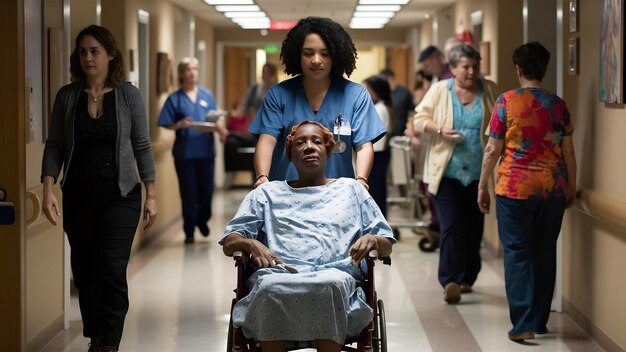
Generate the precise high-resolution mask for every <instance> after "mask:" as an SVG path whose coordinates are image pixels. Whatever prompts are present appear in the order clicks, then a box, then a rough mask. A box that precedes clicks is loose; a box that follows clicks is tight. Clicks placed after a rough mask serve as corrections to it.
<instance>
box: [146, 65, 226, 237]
mask: <svg viewBox="0 0 626 352" xmlns="http://www.w3.org/2000/svg"><path fill="white" fill-rule="evenodd" d="M178 81H179V83H180V89H178V90H177V91H175V92H174V93H172V94H171V95H170V96H169V97H168V98H167V100H166V101H165V105H163V109H161V113H160V115H159V122H158V124H159V126H162V127H165V128H167V129H170V130H174V131H176V141H175V142H174V148H173V154H174V164H175V166H176V174H177V175H178V186H179V189H180V198H181V201H182V205H183V230H184V231H185V243H193V242H194V237H193V234H194V230H195V228H196V226H197V227H198V229H199V230H200V233H201V234H202V235H203V236H205V237H206V236H208V235H209V227H208V225H207V222H208V221H209V219H210V218H211V202H212V199H213V189H214V181H215V141H214V139H213V132H206V131H203V130H202V128H201V127H196V126H197V125H196V126H194V125H193V123H194V122H205V121H206V115H207V113H208V112H209V111H211V110H217V109H218V107H217V104H216V103H215V99H214V98H213V94H211V92H210V91H209V90H208V89H205V88H203V87H199V86H198V85H197V82H198V60H197V59H195V58H184V59H182V60H181V62H180V63H179V64H178ZM218 126H219V125H218ZM217 131H218V132H219V134H220V140H221V141H222V142H223V141H224V140H225V138H226V135H227V133H228V132H227V131H226V129H225V128H222V127H221V126H219V127H218V129H217Z"/></svg>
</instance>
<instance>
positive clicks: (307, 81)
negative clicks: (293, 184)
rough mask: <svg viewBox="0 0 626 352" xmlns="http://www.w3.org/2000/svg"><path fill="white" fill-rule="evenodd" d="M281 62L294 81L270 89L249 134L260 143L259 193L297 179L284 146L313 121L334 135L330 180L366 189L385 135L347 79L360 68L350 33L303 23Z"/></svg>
mask: <svg viewBox="0 0 626 352" xmlns="http://www.w3.org/2000/svg"><path fill="white" fill-rule="evenodd" d="M280 57H281V59H282V62H283V65H284V66H285V73H287V74H289V75H291V76H295V77H293V78H291V79H288V80H286V81H283V82H281V83H279V84H277V85H274V86H273V87H272V88H270V90H269V91H268V92H267V94H266V95H265V99H264V100H263V104H262V105H261V108H260V110H259V111H258V113H257V115H256V117H255V118H254V120H253V122H252V124H251V125H250V129H249V130H250V132H251V133H253V134H254V135H255V136H257V137H258V141H257V145H256V152H255V155H254V167H255V170H256V174H257V177H256V181H255V184H254V185H255V187H257V186H258V185H260V184H262V183H265V182H269V181H270V180H295V179H297V178H298V174H297V173H296V170H295V168H294V166H293V164H292V163H291V162H290V161H289V160H288V159H287V156H286V154H285V140H286V137H287V135H288V134H289V131H290V130H291V127H292V126H294V125H297V124H298V123H300V122H302V121H304V120H313V121H317V122H320V123H321V124H322V125H324V126H326V127H327V128H328V129H329V130H330V131H331V132H333V136H334V139H335V142H336V146H335V149H334V150H333V153H334V154H335V155H333V157H332V158H331V159H329V161H328V166H327V169H326V177H330V178H339V177H355V176H356V179H357V180H358V181H359V182H360V183H361V184H362V185H363V186H364V187H365V188H368V186H367V177H368V176H369V173H370V170H371V168H372V163H373V160H374V149H373V147H372V143H373V142H376V141H377V140H378V139H380V138H381V137H382V136H384V134H385V133H386V130H385V126H384V125H383V124H382V122H381V120H380V118H379V117H378V114H377V113H376V109H375V108H374V104H373V103H372V99H371V98H370V95H369V93H368V91H367V89H365V87H363V86H362V85H360V84H358V83H355V82H352V81H349V80H347V79H345V78H343V75H344V74H345V75H346V76H348V77H349V76H350V74H352V72H353V71H354V69H355V67H356V48H355V47H354V43H353V42H352V39H351V38H350V36H349V35H348V33H346V31H345V30H344V29H343V28H342V27H341V25H339V24H338V23H336V22H334V21H332V20H331V19H328V18H320V17H307V18H304V19H301V20H300V21H298V24H297V25H296V26H295V27H294V28H292V29H291V30H290V31H289V33H288V34H287V38H286V39H285V40H284V41H283V44H282V49H281V53H280ZM353 151H355V152H356V163H355V164H356V175H355V168H354V166H353V162H352V154H353Z"/></svg>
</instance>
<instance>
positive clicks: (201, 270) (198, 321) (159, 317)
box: [43, 190, 601, 352]
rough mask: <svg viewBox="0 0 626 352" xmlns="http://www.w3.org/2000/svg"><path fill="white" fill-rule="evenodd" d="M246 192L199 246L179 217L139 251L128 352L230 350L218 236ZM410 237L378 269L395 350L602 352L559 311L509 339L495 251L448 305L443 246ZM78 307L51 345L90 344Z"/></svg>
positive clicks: (238, 193) (228, 205)
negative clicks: (542, 325)
mask: <svg viewBox="0 0 626 352" xmlns="http://www.w3.org/2000/svg"><path fill="white" fill-rule="evenodd" d="M246 192H247V190H233V191H220V192H218V193H217V194H216V196H215V200H214V201H215V204H214V209H215V215H214V218H213V219H212V220H211V222H210V226H211V230H212V232H213V234H212V235H211V236H210V237H209V238H207V239H205V238H202V237H201V236H200V235H199V234H197V237H196V243H195V244H194V245H187V246H185V245H183V234H182V231H181V230H180V224H176V225H174V226H173V228H172V229H171V231H170V232H168V233H166V234H164V235H162V236H160V237H159V238H158V239H156V240H155V241H153V242H152V243H151V244H150V245H149V246H148V247H146V248H145V249H142V250H141V251H139V252H138V253H135V254H134V255H133V257H132V259H131V263H130V267H129V279H130V283H129V286H130V304H131V306H130V311H129V313H128V316H127V319H126V325H125V329H124V336H123V339H122V344H121V346H120V351H124V352H144V351H145V352H148V351H150V352H173V351H181V352H195V351H204V352H213V351H216V352H217V351H219V352H224V351H225V350H226V332H227V328H228V318H229V315H228V314H229V309H230V302H231V299H232V297H233V292H232V290H233V288H234V284H235V278H234V273H235V271H234V267H233V262H232V260H231V259H230V258H227V257H225V256H224V255H223V253H222V250H221V246H219V245H218V244H217V239H218V238H219V237H220V229H223V228H224V225H225V223H226V222H227V221H228V220H229V219H230V218H231V217H232V216H233V214H234V212H235V211H236V209H237V206H238V205H239V202H240V201H241V199H242V197H243V196H244V195H245V193H246ZM396 210H397V209H396ZM390 212H391V213H393V212H394V209H393V208H392V209H391V211H390ZM401 234H402V235H401V240H400V242H399V243H398V244H397V245H396V246H395V247H394V252H393V255H392V259H393V263H392V266H386V265H382V264H380V265H377V266H376V275H377V276H376V286H377V292H378V296H379V298H381V299H383V301H384V304H385V310H386V318H387V340H388V349H389V351H390V352H405V351H435V352H439V351H442V352H443V351H445V352H448V351H450V352H453V351H494V352H495V351H498V352H500V351H533V352H538V351H589V352H593V351H601V349H600V348H599V347H598V346H597V345H596V344H595V343H594V342H593V341H592V340H590V339H589V338H588V337H587V336H586V335H585V334H584V333H583V332H582V331H581V330H580V329H579V328H578V327H577V326H576V325H575V324H573V323H572V322H571V320H569V318H567V317H566V316H563V315H561V314H558V313H553V314H552V316H551V319H550V323H549V326H548V327H549V329H550V330H551V331H554V332H552V333H548V334H545V335H541V336H538V338H537V339H536V340H533V341H532V342H529V343H526V344H517V343H513V342H511V341H509V340H508V339H507V337H506V334H507V331H508V329H509V328H510V322H509V319H508V310H507V303H506V297H505V294H504V282H503V280H502V277H501V275H502V274H501V272H502V270H501V266H502V262H501V260H499V259H492V258H489V256H488V255H487V254H485V256H484V258H486V259H484V263H483V264H484V265H483V269H482V271H481V274H480V276H479V280H478V282H477V283H476V285H475V287H474V292H473V293H470V294H466V295H463V299H462V301H461V302H460V304H458V305H446V304H445V302H444V301H443V296H442V289H441V287H440V286H439V284H438V282H437V261H438V254H437V252H434V253H424V252H421V251H420V250H419V249H418V248H417V242H418V240H419V239H420V237H418V236H416V235H414V234H413V233H412V231H410V230H408V229H402V230H401ZM72 304H73V307H74V308H73V310H72V321H71V327H70V329H68V330H66V331H65V332H64V333H62V334H60V335H59V336H57V338H55V339H54V340H53V341H51V343H50V344H49V345H48V346H47V347H46V348H45V349H44V350H43V351H44V352H61V351H64V352H73V351H86V350H87V342H88V341H87V339H85V338H83V337H82V330H81V328H82V324H81V321H80V314H79V313H78V310H77V309H76V308H75V307H76V306H77V303H76V300H75V299H72Z"/></svg>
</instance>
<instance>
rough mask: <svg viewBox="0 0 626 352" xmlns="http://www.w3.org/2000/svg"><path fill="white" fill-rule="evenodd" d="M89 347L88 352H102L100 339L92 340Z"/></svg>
mask: <svg viewBox="0 0 626 352" xmlns="http://www.w3.org/2000/svg"><path fill="white" fill-rule="evenodd" d="M88 346H89V349H88V350H87V352H100V339H99V338H95V339H91V342H89V345H88Z"/></svg>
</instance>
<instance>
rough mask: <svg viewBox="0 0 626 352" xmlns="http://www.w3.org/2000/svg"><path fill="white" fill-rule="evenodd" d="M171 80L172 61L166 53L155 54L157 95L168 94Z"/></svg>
mask: <svg viewBox="0 0 626 352" xmlns="http://www.w3.org/2000/svg"><path fill="white" fill-rule="evenodd" d="M173 80H174V79H173V72H172V60H171V59H170V57H169V55H167V53H157V94H163V93H167V92H169V90H170V87H171V86H172V82H173Z"/></svg>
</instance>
